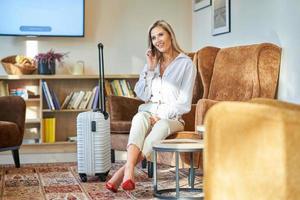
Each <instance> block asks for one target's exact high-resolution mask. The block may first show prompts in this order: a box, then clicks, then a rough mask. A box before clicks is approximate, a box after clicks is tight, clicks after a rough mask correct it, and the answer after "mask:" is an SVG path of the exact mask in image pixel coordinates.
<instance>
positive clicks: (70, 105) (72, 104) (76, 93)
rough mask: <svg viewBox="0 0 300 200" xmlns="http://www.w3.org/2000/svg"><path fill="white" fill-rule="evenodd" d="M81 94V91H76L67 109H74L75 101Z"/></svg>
mask: <svg viewBox="0 0 300 200" xmlns="http://www.w3.org/2000/svg"><path fill="white" fill-rule="evenodd" d="M78 95H79V92H74V93H73V95H72V98H71V100H70V102H69V103H68V106H67V109H72V108H73V107H74V104H75V101H76V99H77V97H78Z"/></svg>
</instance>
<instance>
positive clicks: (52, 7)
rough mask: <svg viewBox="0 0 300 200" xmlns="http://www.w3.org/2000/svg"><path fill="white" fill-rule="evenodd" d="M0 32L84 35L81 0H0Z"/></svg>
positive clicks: (4, 33)
mask: <svg viewBox="0 0 300 200" xmlns="http://www.w3.org/2000/svg"><path fill="white" fill-rule="evenodd" d="M0 35H15V36H67V37H83V36H84V0H1V1H0Z"/></svg>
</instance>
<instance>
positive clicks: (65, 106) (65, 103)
mask: <svg viewBox="0 0 300 200" xmlns="http://www.w3.org/2000/svg"><path fill="white" fill-rule="evenodd" d="M73 94H74V92H71V93H70V94H69V95H67V96H66V98H65V100H64V101H63V103H62V105H61V109H66V108H67V106H68V105H69V102H70V100H71V99H72V96H73Z"/></svg>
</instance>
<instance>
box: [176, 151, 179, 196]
mask: <svg viewBox="0 0 300 200" xmlns="http://www.w3.org/2000/svg"><path fill="white" fill-rule="evenodd" d="M176 198H179V152H178V151H176Z"/></svg>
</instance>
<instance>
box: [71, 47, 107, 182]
mask: <svg viewBox="0 0 300 200" xmlns="http://www.w3.org/2000/svg"><path fill="white" fill-rule="evenodd" d="M98 49H99V74H100V79H99V100H100V102H99V108H100V109H96V110H93V111H88V112H82V113H80V114H79V115H78V116H77V166H78V173H79V176H80V178H81V181H83V182H86V181H87V176H98V177H99V178H100V180H101V181H105V180H106V177H107V175H108V173H109V170H110V168H111V140H110V120H109V115H108V113H107V112H106V109H105V96H104V95H105V94H104V62H103V45H102V44H101V43H99V44H98Z"/></svg>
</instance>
